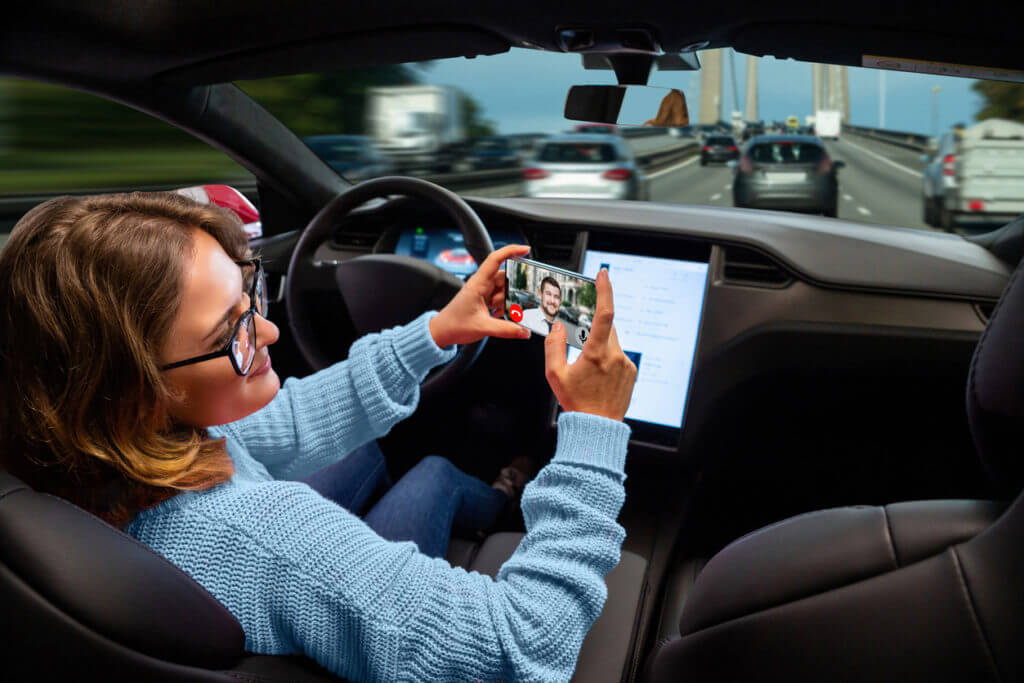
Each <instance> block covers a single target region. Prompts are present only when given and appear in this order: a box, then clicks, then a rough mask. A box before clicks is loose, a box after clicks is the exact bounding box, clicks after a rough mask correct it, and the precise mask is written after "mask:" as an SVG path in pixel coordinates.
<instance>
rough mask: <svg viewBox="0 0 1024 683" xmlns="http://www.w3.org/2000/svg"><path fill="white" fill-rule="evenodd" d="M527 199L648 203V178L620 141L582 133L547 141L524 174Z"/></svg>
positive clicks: (552, 138) (618, 138)
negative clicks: (645, 200)
mask: <svg viewBox="0 0 1024 683" xmlns="http://www.w3.org/2000/svg"><path fill="white" fill-rule="evenodd" d="M523 182H524V185H525V194H526V196H527V197H560V198H577V199H648V198H649V194H648V188H647V177H646V176H645V175H644V174H643V172H642V171H641V170H640V166H639V164H638V163H637V161H636V159H635V158H634V157H633V153H632V151H631V150H630V148H629V145H628V144H627V143H626V142H625V141H624V140H623V139H622V138H620V137H617V136H613V135H606V134H605V135H599V134H593V133H591V134H586V133H580V134H575V135H555V136H552V137H550V138H548V139H546V140H544V141H543V142H542V143H541V144H540V147H539V149H538V151H537V156H536V157H534V159H533V161H532V162H531V164H530V165H529V166H528V167H527V168H526V169H524V170H523Z"/></svg>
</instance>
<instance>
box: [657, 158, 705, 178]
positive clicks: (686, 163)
mask: <svg viewBox="0 0 1024 683" xmlns="http://www.w3.org/2000/svg"><path fill="white" fill-rule="evenodd" d="M699 160H700V155H699V154H698V155H697V156H693V157H690V158H689V159H687V160H686V161H683V162H680V163H678V164H676V165H675V166H669V167H668V168H663V169H661V170H660V171H655V172H654V173H648V174H647V177H648V178H657V177H658V176H663V175H665V174H666V173H671V172H672V171H678V170H679V169H681V168H682V167H683V166H687V165H689V164H692V163H693V162H695V161H699Z"/></svg>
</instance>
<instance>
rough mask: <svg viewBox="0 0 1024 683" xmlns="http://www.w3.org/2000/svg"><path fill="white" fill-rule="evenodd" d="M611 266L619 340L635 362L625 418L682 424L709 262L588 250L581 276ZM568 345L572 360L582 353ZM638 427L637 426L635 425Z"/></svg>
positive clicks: (594, 275) (678, 426) (678, 425)
mask: <svg viewBox="0 0 1024 683" xmlns="http://www.w3.org/2000/svg"><path fill="white" fill-rule="evenodd" d="M601 268H607V269H608V276H609V279H610V280H611V283H612V290H613V291H614V293H615V329H616V331H617V333H618V336H619V344H620V346H622V350H623V351H625V352H626V355H628V356H629V357H630V359H631V360H632V361H633V363H634V364H635V365H636V366H637V378H636V386H635V387H634V389H633V398H632V401H631V402H630V404H629V412H627V413H626V419H627V420H631V421H636V422H643V423H652V424H654V425H660V426H661V427H669V428H672V429H673V430H678V429H681V428H682V425H683V413H684V409H685V408H686V398H687V395H688V393H689V385H690V377H691V371H692V369H693V359H694V353H695V351H696V349H697V334H698V332H699V330H700V319H701V311H702V308H703V305H704V290H705V287H706V284H707V277H708V264H707V263H706V262H698V261H684V260H677V259H666V258H653V257H650V256H636V255H633V254H622V253H614V252H608V251H593V250H589V251H587V252H586V256H585V257H584V260H583V275H586V276H587V277H596V276H597V272H598V270H600V269H601ZM579 354H580V352H579V350H578V349H574V348H570V349H569V360H570V361H575V360H576V359H577V358H578V357H579ZM634 431H636V430H634Z"/></svg>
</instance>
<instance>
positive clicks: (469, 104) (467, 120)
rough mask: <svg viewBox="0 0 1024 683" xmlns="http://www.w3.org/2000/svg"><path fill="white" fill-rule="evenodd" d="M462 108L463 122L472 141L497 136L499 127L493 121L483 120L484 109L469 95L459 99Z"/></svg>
mask: <svg viewBox="0 0 1024 683" xmlns="http://www.w3.org/2000/svg"><path fill="white" fill-rule="evenodd" d="M459 105H460V106H461V107H462V121H463V123H464V125H465V126H466V135H467V136H469V138H470V139H473V138H482V137H486V136H488V135H497V133H498V125H497V124H496V123H495V122H494V121H492V120H491V119H485V118H483V107H481V106H480V105H479V104H478V103H477V101H476V100H474V99H473V98H472V97H470V96H469V95H462V96H461V97H460V98H459Z"/></svg>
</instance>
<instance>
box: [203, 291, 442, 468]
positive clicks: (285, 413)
mask: <svg viewBox="0 0 1024 683" xmlns="http://www.w3.org/2000/svg"><path fill="white" fill-rule="evenodd" d="M434 315H436V312H434V311H430V312H428V313H424V314H423V315H421V316H420V317H418V318H417V319H416V320H414V321H412V322H411V323H409V324H408V325H404V326H401V327H395V328H393V329H390V330H385V331H383V332H379V333H375V334H368V335H366V336H365V337H362V338H360V339H359V340H357V341H356V342H355V343H354V344H353V345H352V348H351V349H350V350H349V356H348V360H345V361H342V362H340V363H336V364H334V365H332V366H330V367H328V368H325V369H323V370H321V371H320V372H317V373H314V374H312V375H309V376H308V377H304V378H302V379H296V378H289V379H288V380H287V381H285V383H284V386H283V387H281V390H280V391H279V392H278V393H277V396H275V397H274V400H272V401H271V402H270V403H269V404H268V405H267V406H266V407H265V408H263V409H262V410H259V411H257V412H255V413H253V414H252V415H249V416H248V417H245V418H243V419H241V420H238V421H237V422H232V423H230V424H227V425H221V426H219V427H215V428H213V430H212V431H213V432H214V433H218V432H219V433H223V434H226V435H229V436H231V437H233V438H234V439H236V440H237V441H239V442H241V444H242V445H243V446H245V448H246V449H247V450H248V451H249V453H250V454H251V455H252V456H253V457H254V458H255V459H256V460H259V461H260V462H262V463H263V464H264V465H265V466H266V467H267V471H269V472H270V474H271V475H272V476H273V477H275V478H277V479H301V478H302V477H305V476H307V475H308V474H311V473H312V472H314V471H316V470H318V469H319V468H321V467H323V466H325V465H329V464H331V463H332V462H336V461H337V460H338V459H339V458H341V457H343V456H345V455H346V454H348V453H350V452H351V451H353V450H355V449H356V448H358V447H359V446H362V445H363V444H365V443H367V442H369V441H370V440H372V439H376V438H378V437H381V436H383V435H385V434H387V433H388V431H389V430H390V429H391V427H392V426H393V425H394V424H395V423H397V422H399V421H400V420H403V419H405V418H406V417H408V416H409V415H411V414H412V413H413V411H415V409H416V404H417V403H418V401H419V385H420V382H422V381H423V378H424V377H426V375H427V372H428V371H429V370H430V369H431V368H433V367H434V366H435V365H438V364H439V363H442V362H445V361H448V360H451V359H452V357H454V355H455V347H450V348H448V349H441V348H439V347H438V346H437V344H436V343H435V342H434V338H433V337H432V336H431V334H430V329H429V322H430V319H431V318H432V317H433V316H434Z"/></svg>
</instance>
